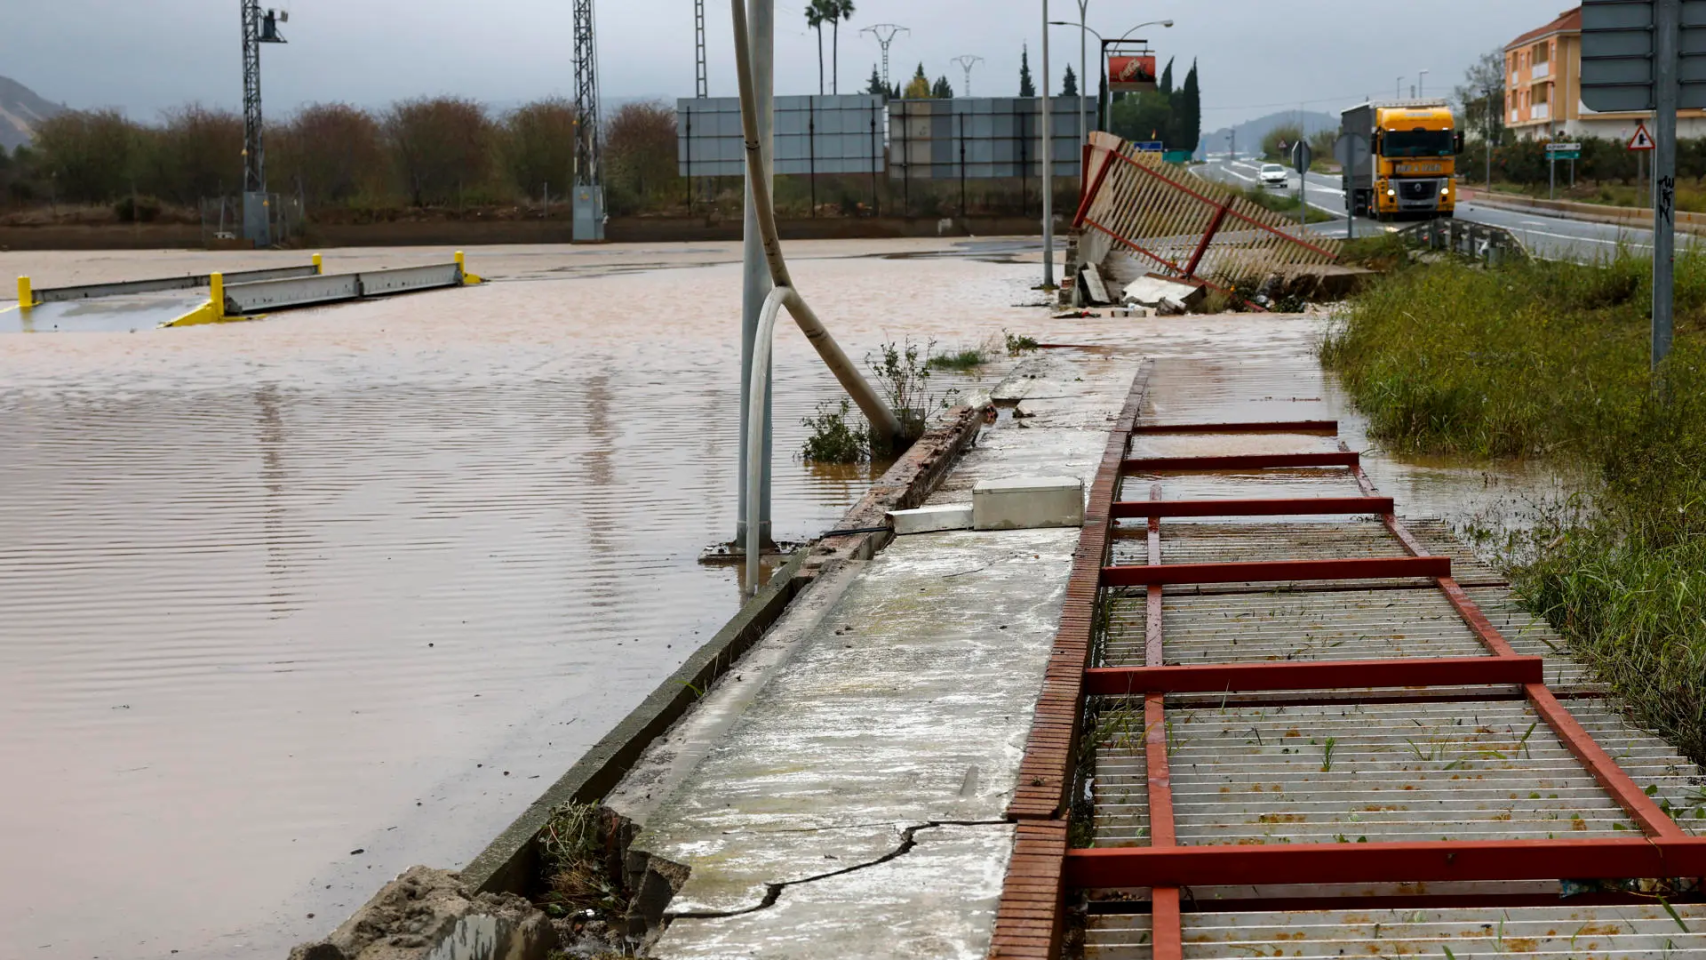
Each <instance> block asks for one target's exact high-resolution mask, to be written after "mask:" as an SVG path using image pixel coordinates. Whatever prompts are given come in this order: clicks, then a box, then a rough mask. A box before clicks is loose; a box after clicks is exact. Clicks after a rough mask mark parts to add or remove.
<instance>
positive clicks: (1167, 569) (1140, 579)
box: [1102, 557, 1451, 587]
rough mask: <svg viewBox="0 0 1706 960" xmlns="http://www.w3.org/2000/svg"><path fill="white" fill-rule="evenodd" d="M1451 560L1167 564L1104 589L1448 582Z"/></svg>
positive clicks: (1133, 571)
mask: <svg viewBox="0 0 1706 960" xmlns="http://www.w3.org/2000/svg"><path fill="white" fill-rule="evenodd" d="M1449 576H1451V558H1450V557H1369V558H1366V559H1361V560H1258V561H1255V562H1249V563H1168V564H1161V565H1154V566H1112V567H1103V568H1102V586H1104V587H1141V586H1147V585H1149V584H1152V583H1160V584H1166V583H1244V582H1246V581H1270V580H1379V579H1383V578H1386V577H1449Z"/></svg>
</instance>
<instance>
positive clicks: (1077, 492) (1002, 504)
mask: <svg viewBox="0 0 1706 960" xmlns="http://www.w3.org/2000/svg"><path fill="white" fill-rule="evenodd" d="M971 502H972V525H973V526H974V527H975V528H977V529H978V530H1024V529H1029V528H1032V527H1077V526H1081V525H1083V523H1084V481H1082V480H1080V479H1078V478H1077V477H1013V478H1011V479H1007V480H983V481H980V482H979V483H978V484H977V486H975V487H973V488H972V492H971Z"/></svg>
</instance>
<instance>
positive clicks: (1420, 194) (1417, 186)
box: [1398, 180, 1439, 200]
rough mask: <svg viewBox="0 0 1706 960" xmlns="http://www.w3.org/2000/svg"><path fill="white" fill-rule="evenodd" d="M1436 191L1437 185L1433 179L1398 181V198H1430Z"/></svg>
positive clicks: (1437, 189) (1437, 190)
mask: <svg viewBox="0 0 1706 960" xmlns="http://www.w3.org/2000/svg"><path fill="white" fill-rule="evenodd" d="M1438 192H1439V185H1438V182H1437V181H1434V180H1400V181H1398V199H1400V200H1430V199H1432V198H1433V197H1434V195H1435V194H1437V193H1438Z"/></svg>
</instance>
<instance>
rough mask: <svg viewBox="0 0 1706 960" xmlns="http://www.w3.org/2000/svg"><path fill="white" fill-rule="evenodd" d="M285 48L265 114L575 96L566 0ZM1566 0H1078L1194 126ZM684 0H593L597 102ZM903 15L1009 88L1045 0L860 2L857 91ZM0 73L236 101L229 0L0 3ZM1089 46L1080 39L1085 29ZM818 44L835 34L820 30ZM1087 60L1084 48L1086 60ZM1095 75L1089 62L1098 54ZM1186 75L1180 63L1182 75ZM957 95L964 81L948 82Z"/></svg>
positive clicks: (154, 102)
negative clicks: (1184, 81)
mask: <svg viewBox="0 0 1706 960" xmlns="http://www.w3.org/2000/svg"><path fill="white" fill-rule="evenodd" d="M283 6H284V8H285V9H288V10H289V11H290V23H289V24H288V25H287V26H286V27H285V28H284V31H285V33H286V35H287V37H288V38H289V40H290V43H289V44H288V45H286V46H269V47H266V48H265V49H264V52H263V54H262V63H263V71H262V76H263V90H264V94H265V103H266V110H267V113H268V115H269V116H274V117H278V116H283V115H286V114H288V113H290V112H291V111H292V110H293V109H295V108H296V107H298V106H300V105H302V104H306V103H312V102H316V101H336V100H343V101H348V102H351V103H355V104H359V105H362V106H367V107H381V106H384V105H385V104H386V103H388V102H390V101H391V100H393V99H397V98H403V97H412V96H420V95H423V94H440V93H450V94H460V95H465V96H470V97H474V98H477V99H480V100H483V101H486V102H488V103H491V104H494V105H497V106H499V107H507V106H513V105H515V104H516V103H519V102H522V101H526V100H529V99H532V98H535V97H539V96H545V95H550V94H563V95H567V94H569V93H570V92H571V85H572V73H571V65H570V55H571V51H572V44H571V32H570V26H571V4H570V0H414V2H410V3H403V2H396V0H389V2H386V0H289V2H286V3H284V4H283ZM1567 6H1568V5H1567V4H1566V3H1565V2H1563V0H1428V2H1427V3H1422V4H1413V5H1411V6H1409V7H1406V8H1404V12H1403V14H1402V16H1401V17H1400V18H1399V20H1397V21H1390V22H1385V23H1382V22H1381V21H1382V20H1383V19H1386V18H1388V17H1389V16H1392V15H1396V14H1395V8H1394V9H1388V10H1386V12H1384V13H1377V12H1376V11H1377V10H1380V9H1382V8H1379V7H1378V6H1374V7H1371V6H1370V5H1369V3H1368V2H1367V0H1289V2H1280V0H1090V13H1089V24H1090V26H1091V27H1093V28H1095V29H1099V30H1101V31H1102V32H1104V33H1107V34H1110V35H1115V34H1119V33H1123V32H1124V31H1125V30H1126V28H1128V27H1130V26H1132V25H1134V24H1136V23H1140V22H1142V21H1145V20H1159V19H1165V18H1172V19H1173V20H1175V21H1176V23H1177V25H1176V26H1175V27H1174V28H1173V29H1171V30H1162V29H1160V28H1159V27H1154V28H1149V29H1147V30H1146V31H1144V33H1145V34H1146V35H1148V36H1149V37H1150V38H1151V39H1152V40H1153V42H1154V46H1155V47H1156V50H1157V52H1158V53H1159V54H1160V55H1161V57H1162V59H1163V60H1165V59H1166V58H1167V57H1169V56H1177V57H1178V58H1179V60H1180V62H1181V64H1182V65H1184V64H1188V63H1189V61H1190V60H1191V59H1192V58H1196V59H1197V60H1199V61H1200V64H1201V66H1200V70H1201V76H1202V86H1203V103H1204V116H1203V127H1204V129H1205V130H1209V129H1213V128H1215V127H1218V126H1221V125H1223V124H1227V123H1232V122H1235V121H1239V120H1244V119H1248V118H1251V117H1256V116H1261V115H1263V114H1266V113H1270V112H1273V111H1275V110H1284V109H1288V108H1296V107H1305V108H1308V109H1318V110H1322V111H1325V112H1337V110H1338V109H1339V108H1341V107H1343V106H1345V105H1347V104H1348V103H1350V102H1352V101H1354V100H1356V99H1358V98H1361V97H1363V96H1364V95H1368V94H1372V95H1376V96H1380V95H1389V94H1391V93H1392V91H1393V89H1394V79H1395V78H1396V77H1397V76H1398V75H1399V74H1404V75H1406V77H1407V79H1406V80H1405V81H1404V89H1405V92H1406V93H1407V92H1408V87H1409V84H1410V83H1411V82H1412V81H1413V80H1414V78H1415V75H1416V73H1417V71H1419V70H1422V69H1427V70H1429V71H1430V73H1429V75H1428V80H1427V85H1428V90H1429V91H1430V92H1434V93H1444V92H1447V91H1448V90H1449V89H1450V87H1451V86H1452V85H1454V84H1455V83H1456V82H1458V81H1459V80H1460V78H1461V77H1462V75H1463V71H1464V69H1465V68H1466V67H1467V66H1468V64H1469V63H1470V61H1472V60H1473V59H1474V58H1475V57H1477V56H1478V55H1479V54H1481V53H1482V52H1483V51H1486V50H1490V49H1492V48H1494V47H1497V46H1501V45H1503V44H1504V43H1505V42H1506V41H1508V40H1510V39H1512V38H1513V37H1515V36H1516V35H1518V34H1520V33H1522V32H1524V31H1526V30H1529V29H1532V28H1534V27H1537V26H1540V25H1542V24H1544V23H1546V22H1547V21H1549V20H1551V19H1552V18H1553V17H1555V16H1557V15H1558V13H1559V12H1560V11H1561V10H1563V9H1565V8H1566V7H1567ZM692 8H693V5H692V2H691V0H598V6H597V17H598V32H599V62H600V78H601V82H602V84H603V89H604V94H605V96H606V97H607V98H620V99H627V98H635V97H659V98H663V99H668V100H673V98H675V97H677V96H690V95H692V93H693V17H692ZM776 9H777V14H776V16H777V21H778V29H777V40H776V46H777V51H776V52H777V88H778V91H779V92H781V93H815V92H816V90H817V41H816V38H815V36H814V35H813V34H812V33H811V32H810V31H809V30H807V29H806V27H805V21H804V16H803V13H802V11H803V9H804V0H778V3H777V5H776ZM1050 15H1051V16H1052V17H1053V18H1054V19H1060V20H1076V19H1077V16H1078V6H1077V2H1076V0H1053V2H1052V3H1051V4H1050ZM882 22H890V23H898V24H902V25H904V26H907V27H909V28H910V29H911V31H912V32H911V33H910V35H902V36H901V37H900V38H898V39H897V40H896V41H895V43H894V45H893V48H892V51H891V57H892V60H891V72H892V73H893V74H896V75H899V74H906V75H910V74H911V72H912V71H913V69H914V68H915V67H916V66H917V65H918V63H919V62H921V61H922V62H923V64H924V68H925V70H926V71H928V72H929V74H930V75H931V76H932V77H936V76H939V75H943V74H946V75H947V76H948V77H949V79H950V81H951V82H952V83H953V85H954V87H955V89H956V90H957V91H959V90H961V87H962V86H963V84H962V77H961V75H960V72H959V68H957V67H955V66H954V65H953V64H952V63H951V62H950V61H951V59H952V58H953V57H955V56H956V55H959V54H975V55H978V56H981V57H983V58H984V62H983V63H982V64H980V65H979V66H978V67H977V68H976V70H975V72H974V73H973V75H972V93H973V94H974V95H1007V96H1011V95H1013V94H1015V93H1017V92H1018V79H1017V78H1018V70H1019V51H1020V46H1021V44H1026V43H1028V44H1030V46H1031V50H1032V54H1031V63H1032V69H1033V70H1037V69H1039V68H1040V57H1039V56H1038V53H1037V44H1038V41H1039V38H1040V35H1041V32H1042V3H1041V0H857V12H856V13H855V15H854V18H853V20H852V22H851V23H850V24H847V25H844V28H843V30H842V35H841V81H842V83H841V89H842V90H843V91H844V92H855V91H857V90H858V89H860V88H862V87H863V85H864V83H865V80H866V78H868V77H869V76H870V73H871V67H872V65H873V64H874V63H875V62H876V61H877V57H878V50H877V45H876V43H875V42H874V41H873V40H871V39H870V38H869V36H861V35H860V34H859V32H858V31H859V28H860V27H863V26H868V25H871V24H875V23H882ZM706 24H707V30H708V34H709V36H708V46H709V59H710V83H711V93H712V95H713V96H719V95H730V94H732V93H733V92H734V72H733V60H734V55H733V52H732V48H731V46H730V39H729V38H730V36H731V34H732V31H731V28H730V20H729V6H728V0H707V2H706ZM0 26H3V29H0V75H5V76H10V77H12V78H14V79H16V80H18V81H20V82H21V83H23V84H25V85H26V86H29V87H31V88H32V89H34V90H35V91H36V92H37V93H39V94H41V95H42V96H44V97H46V98H48V99H49V100H54V101H62V102H65V103H68V104H70V105H71V106H72V107H103V106H113V107H120V108H123V109H124V110H125V111H126V112H128V113H129V114H130V115H131V116H132V117H134V118H137V119H153V118H154V117H155V116H156V115H157V114H158V113H159V112H160V111H161V110H163V109H166V108H169V107H172V106H174V105H177V104H181V103H184V102H187V101H192V100H198V101H201V102H203V103H205V104H209V105H216V106H223V107H229V108H233V109H235V108H236V107H238V106H239V104H240V101H241V96H242V75H241V72H240V69H241V68H240V64H239V34H238V2H237V0H133V2H121V0H6V9H5V13H4V15H3V16H0ZM1053 35H1054V36H1053V39H1054V44H1055V45H1054V65H1053V69H1052V70H1051V73H1052V75H1053V77H1054V84H1055V85H1056V87H1057V88H1058V83H1059V78H1060V74H1061V71H1062V69H1063V68H1064V67H1065V66H1066V58H1067V57H1070V60H1071V62H1072V64H1073V65H1074V69H1076V64H1077V61H1078V31H1077V29H1076V27H1074V28H1070V29H1066V28H1060V27H1056V28H1053ZM1092 43H1093V41H1092ZM824 44H825V58H826V60H827V58H828V55H829V51H828V46H829V36H828V34H827V33H826V34H825V37H824ZM1093 59H1094V58H1093V56H1092V61H1093ZM1091 72H1092V73H1094V72H1095V68H1094V66H1092V68H1091ZM1182 76H1183V74H1182V71H1181V78H1182ZM962 92H963V91H962Z"/></svg>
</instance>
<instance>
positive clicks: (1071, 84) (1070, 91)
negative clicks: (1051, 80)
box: [1060, 65, 1078, 97]
mask: <svg viewBox="0 0 1706 960" xmlns="http://www.w3.org/2000/svg"><path fill="white" fill-rule="evenodd" d="M1060 95H1061V96H1063V97H1076V96H1078V74H1076V73H1073V72H1072V67H1071V66H1070V65H1068V66H1067V68H1066V77H1065V79H1063V80H1061V81H1060Z"/></svg>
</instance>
